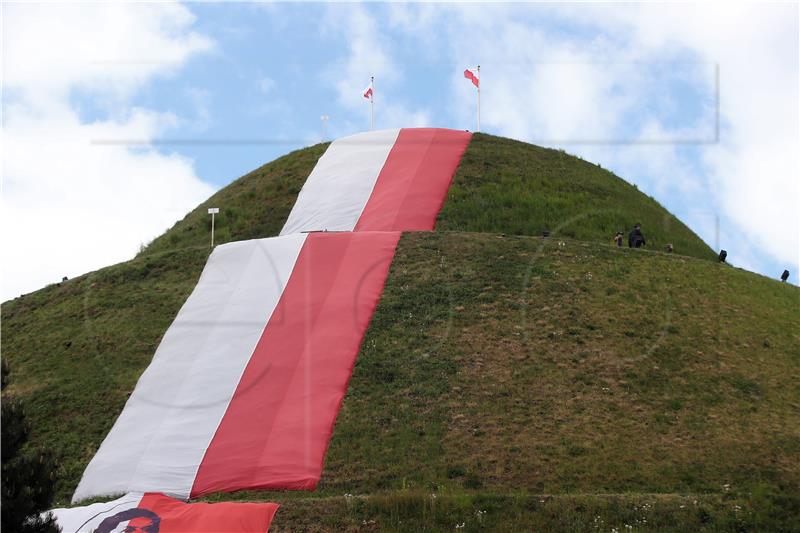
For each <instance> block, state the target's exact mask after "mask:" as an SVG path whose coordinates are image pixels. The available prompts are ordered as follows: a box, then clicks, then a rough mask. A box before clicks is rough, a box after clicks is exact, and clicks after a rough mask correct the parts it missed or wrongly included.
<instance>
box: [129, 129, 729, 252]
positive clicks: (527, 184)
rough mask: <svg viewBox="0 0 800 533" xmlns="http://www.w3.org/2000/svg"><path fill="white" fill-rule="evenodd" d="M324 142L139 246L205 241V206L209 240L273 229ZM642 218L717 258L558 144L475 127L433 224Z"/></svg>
mask: <svg viewBox="0 0 800 533" xmlns="http://www.w3.org/2000/svg"><path fill="white" fill-rule="evenodd" d="M326 148H327V144H318V145H316V146H312V147H310V148H305V149H303V150H297V151H296V152H292V153H290V154H288V155H286V156H284V157H281V158H279V159H276V160H275V161H273V162H271V163H268V164H266V165H264V166H262V167H261V168H259V169H257V170H254V171H253V172H251V173H249V174H247V175H246V176H243V177H241V178H239V179H238V180H236V181H234V182H233V183H232V184H231V185H229V186H227V187H225V188H224V189H222V190H220V191H219V192H217V193H216V194H215V195H214V196H212V197H211V198H209V199H208V200H207V201H206V202H203V204H201V205H200V206H198V207H197V208H196V209H195V210H193V211H192V212H191V213H189V214H188V215H186V217H185V218H184V219H183V220H181V221H180V222H178V223H177V224H175V226H174V227H173V228H172V229H170V230H169V231H167V232H166V233H165V234H164V235H162V236H160V237H158V238H157V239H155V240H154V241H153V242H152V243H151V244H150V245H149V246H148V247H147V248H146V249H145V250H144V252H143V253H144V254H150V253H157V252H162V251H165V250H173V249H175V248H185V247H191V246H202V245H205V244H206V243H208V242H209V234H210V230H211V227H210V226H211V220H210V217H209V216H208V212H207V211H208V210H207V208H208V207H219V208H221V212H220V214H219V215H218V216H217V219H216V242H218V243H224V242H228V241H231V240H243V239H252V238H256V237H270V236H274V235H277V234H278V232H279V231H280V229H281V228H282V227H283V224H284V222H285V221H286V218H287V217H288V215H289V212H290V211H291V209H292V205H294V201H295V199H296V198H297V194H298V192H299V191H300V189H301V187H302V186H303V183H305V179H306V177H307V176H308V174H309V173H310V172H311V170H312V169H313V168H314V165H315V164H316V162H317V160H318V159H319V157H320V156H321V155H322V154H323V153H324V151H325V149H326ZM637 222H639V223H641V224H642V228H643V230H644V233H645V236H646V237H647V240H648V246H649V247H650V248H651V249H654V250H661V249H663V247H664V245H665V244H667V243H671V244H673V246H674V247H675V252H676V253H679V254H682V255H690V256H694V257H700V258H705V259H714V258H715V257H716V256H715V254H714V252H712V250H711V249H710V248H709V247H708V246H707V245H706V244H705V243H704V242H703V241H702V240H701V239H700V238H699V237H698V236H697V235H695V234H694V233H693V232H692V231H691V230H690V229H689V228H687V227H686V226H685V225H684V224H683V223H682V222H681V221H679V220H678V219H677V218H675V216H674V215H672V214H670V213H669V212H668V211H667V210H666V209H664V208H663V207H662V206H661V205H659V204H658V202H656V201H655V200H653V199H652V198H650V197H648V196H646V195H645V194H642V193H641V192H640V191H638V190H637V189H636V187H634V186H633V185H630V184H629V183H627V182H626V181H624V180H622V179H620V178H618V177H617V176H615V175H614V174H612V173H611V172H609V171H607V170H604V169H602V168H600V167H599V166H597V165H594V164H592V163H588V162H586V161H583V160H582V159H579V158H577V157H574V156H571V155H568V154H566V153H564V152H562V151H558V150H551V149H547V148H540V147H538V146H534V145H531V144H526V143H522V142H519V141H513V140H510V139H504V138H501V137H495V136H492V135H486V134H480V133H478V134H475V135H474V136H473V138H472V141H471V142H470V144H469V147H468V148H467V151H466V152H465V154H464V157H463V159H462V162H461V165H460V167H459V169H458V171H457V173H456V175H455V177H454V179H453V184H452V187H451V188H450V191H449V193H448V197H447V200H446V202H445V204H444V208H443V209H442V211H441V213H440V215H439V219H438V221H437V225H436V229H437V230H445V231H480V232H493V233H508V234H514V235H537V236H538V235H541V234H542V231H545V230H547V231H550V232H551V234H552V235H553V236H563V237H570V238H575V239H581V240H586V241H595V242H603V243H607V242H611V239H612V237H613V235H614V233H616V232H617V231H622V230H626V239H627V230H630V229H631V228H632V226H633V224H635V223H637Z"/></svg>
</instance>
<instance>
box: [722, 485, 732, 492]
mask: <svg viewBox="0 0 800 533" xmlns="http://www.w3.org/2000/svg"><path fill="white" fill-rule="evenodd" d="M722 490H724V491H725V492H730V491H731V484H730V483H725V484H724V485H722Z"/></svg>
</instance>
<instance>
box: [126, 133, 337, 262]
mask: <svg viewBox="0 0 800 533" xmlns="http://www.w3.org/2000/svg"><path fill="white" fill-rule="evenodd" d="M327 147H328V144H327V143H324V144H317V145H315V146H312V147H310V148H304V149H302V150H297V151H294V152H291V153H290V154H287V155H285V156H283V157H280V158H278V159H276V160H275V161H272V162H271V163H267V164H266V165H264V166H262V167H260V168H257V169H256V170H254V171H252V172H250V173H249V174H247V175H245V176H242V177H241V178H239V179H237V180H235V181H234V182H233V183H231V184H230V185H228V186H227V187H225V188H223V189H222V190H220V191H218V192H217V193H216V194H214V195H213V196H211V198H209V199H208V200H206V201H205V202H203V203H202V204H200V205H199V206H197V207H196V208H195V209H193V210H192V211H191V212H190V213H189V214H187V215H186V216H185V217H184V218H183V220H180V221H179V222H177V223H175V225H174V226H173V227H172V228H171V229H170V230H169V231H167V232H166V233H164V234H163V235H162V236H160V237H158V238H156V239H155V240H154V241H153V242H151V243H150V244H149V245H147V246H146V247H145V248H144V249H143V250H142V251H141V252H140V256H141V255H149V254H153V253H158V252H163V251H167V250H173V249H176V248H187V247H194V246H208V247H210V244H211V216H210V215H209V214H208V208H209V207H218V208H219V209H220V211H219V214H218V215H216V218H215V221H214V242H215V244H223V243H226V242H229V241H239V240H244V239H255V238H260V237H271V236H274V235H277V234H278V233H279V232H280V230H281V228H282V227H283V224H284V222H286V218H287V217H288V216H289V212H290V211H291V209H292V206H293V205H294V201H295V199H296V198H297V194H298V193H299V192H300V188H301V187H302V186H303V183H305V180H306V178H307V177H308V175H309V174H310V173H311V170H312V169H313V168H314V165H316V164H317V160H318V159H319V157H320V156H321V155H322V154H323V153H324V152H325V149H326V148H327Z"/></svg>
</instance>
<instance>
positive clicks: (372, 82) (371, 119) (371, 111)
mask: <svg viewBox="0 0 800 533" xmlns="http://www.w3.org/2000/svg"><path fill="white" fill-rule="evenodd" d="M369 81H370V85H369V86H370V87H372V93H371V94H370V95H369V129H370V131H372V130H374V129H375V76H370V78H369Z"/></svg>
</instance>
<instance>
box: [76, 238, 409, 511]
mask: <svg viewBox="0 0 800 533" xmlns="http://www.w3.org/2000/svg"><path fill="white" fill-rule="evenodd" d="M399 235H400V234H399V233H398V232H362V233H311V234H294V235H287V236H283V237H275V238H271V239H258V240H251V241H240V242H233V243H229V244H224V245H221V246H218V247H217V248H216V249H215V250H214V252H213V253H212V254H211V256H210V257H209V259H208V263H207V264H206V266H205V268H204V270H203V273H202V275H201V276H200V280H199V281H198V283H197V286H196V287H195V289H194V291H193V292H192V294H191V295H190V296H189V298H188V299H187V301H186V303H185V304H184V305H183V307H182V308H181V310H180V311H179V313H178V315H177V317H176V318H175V320H174V322H173V323H172V325H171V326H170V327H169V329H168V330H167V331H166V333H165V334H164V337H163V339H162V341H161V344H160V345H159V347H158V349H157V350H156V353H155V356H154V357H153V360H152V362H151V364H150V366H149V367H148V368H147V370H145V372H144V373H143V374H142V376H141V378H140V379H139V382H138V383H137V385H136V388H135V390H134V391H133V393H132V394H131V396H130V398H129V399H128V402H127V404H126V405H125V408H124V409H123V411H122V414H120V416H119V418H118V419H117V421H116V422H115V424H114V426H113V427H112V429H111V431H110V432H109V434H108V436H107V437H106V439H105V440H104V441H103V443H102V445H101V446H100V449H99V450H98V451H97V453H96V455H95V456H94V458H93V459H92V461H91V462H90V463H89V465H88V466H87V468H86V471H85V472H84V474H83V478H82V479H81V481H80V483H79V485H78V488H77V489H76V491H75V494H74V496H73V501H75V502H77V501H80V500H83V499H86V498H91V497H97V496H108V495H115V494H124V493H127V492H149V491H153V492H156V491H157V492H163V493H165V494H168V495H170V496H174V497H179V498H187V497H195V496H199V495H202V494H206V493H210V492H221V491H224V492H228V491H236V490H243V489H313V488H315V487H316V484H317V482H318V480H319V478H320V475H321V472H322V463H323V459H324V455H325V451H326V448H327V445H328V441H329V439H330V436H331V432H332V430H333V424H334V420H335V418H336V414H337V412H338V409H339V405H340V403H341V401H342V398H343V396H344V393H345V390H346V388H347V383H348V380H349V378H350V374H351V371H352V368H353V365H354V363H355V359H356V356H357V354H358V350H359V347H360V343H361V340H362V337H363V335H364V332H365V330H366V328H367V325H368V323H369V320H370V318H371V316H372V313H373V311H374V309H375V306H376V305H377V302H378V299H379V297H380V294H381V291H382V289H383V285H384V281H385V279H386V275H387V272H388V269H389V265H390V263H391V261H392V257H393V255H394V250H395V247H396V245H397V241H398V239H399Z"/></svg>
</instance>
